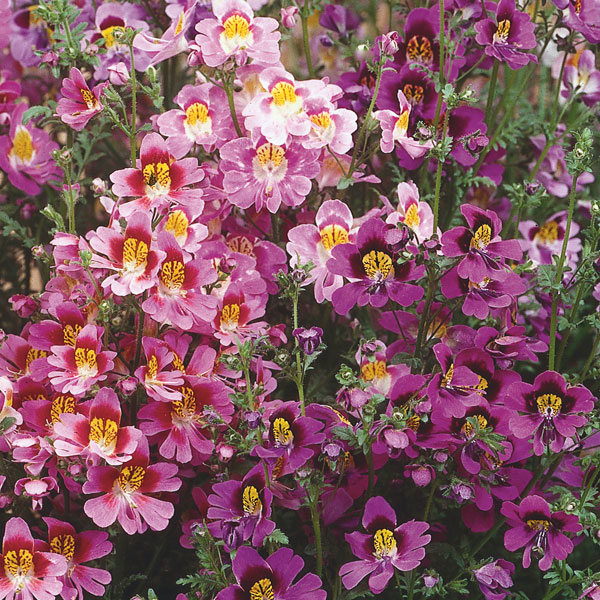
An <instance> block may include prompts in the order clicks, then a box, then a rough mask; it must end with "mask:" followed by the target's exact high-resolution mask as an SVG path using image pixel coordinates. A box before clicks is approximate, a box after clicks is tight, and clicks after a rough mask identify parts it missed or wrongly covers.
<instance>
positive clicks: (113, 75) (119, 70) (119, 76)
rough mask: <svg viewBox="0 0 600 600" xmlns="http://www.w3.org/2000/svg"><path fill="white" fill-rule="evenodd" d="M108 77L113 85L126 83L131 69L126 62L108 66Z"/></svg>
mask: <svg viewBox="0 0 600 600" xmlns="http://www.w3.org/2000/svg"><path fill="white" fill-rule="evenodd" d="M108 79H109V81H110V82H111V83H112V84H113V85H125V84H126V83H127V82H128V81H129V71H128V69H127V65H126V64H125V63H124V62H119V63H117V64H116V65H110V67H108Z"/></svg>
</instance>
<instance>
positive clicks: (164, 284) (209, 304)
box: [142, 232, 217, 330]
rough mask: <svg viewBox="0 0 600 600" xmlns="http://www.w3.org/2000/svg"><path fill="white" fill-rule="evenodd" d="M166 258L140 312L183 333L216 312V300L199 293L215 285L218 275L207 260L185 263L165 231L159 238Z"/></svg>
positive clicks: (170, 235) (210, 317)
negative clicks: (204, 287)
mask: <svg viewBox="0 0 600 600" xmlns="http://www.w3.org/2000/svg"><path fill="white" fill-rule="evenodd" d="M158 245H159V247H160V249H161V250H162V251H163V253H164V254H165V258H164V260H163V262H162V264H161V266H160V270H159V272H158V285H157V286H156V287H154V288H153V289H152V291H151V292H150V295H149V296H148V299H147V300H145V301H144V303H143V304H142V309H143V310H144V311H145V312H146V313H147V314H149V315H150V316H151V317H152V318H153V319H154V320H155V321H157V322H158V323H160V324H172V325H175V326H176V327H180V328H181V329H183V330H189V329H191V328H192V327H193V326H194V325H195V324H201V323H202V322H210V321H212V319H214V317H215V315H216V312H217V303H216V299H215V298H214V297H213V296H209V295H207V294H206V293H204V291H203V290H202V286H204V285H208V284H210V283H214V282H215V281H216V280H217V273H216V271H215V270H214V269H213V268H212V266H211V265H210V263H209V262H208V261H203V260H192V261H187V262H186V261H184V258H183V252H182V250H181V248H180V247H179V244H178V243H177V241H176V240H175V237H174V236H173V235H172V234H171V233H168V232H162V233H160V234H159V236H158Z"/></svg>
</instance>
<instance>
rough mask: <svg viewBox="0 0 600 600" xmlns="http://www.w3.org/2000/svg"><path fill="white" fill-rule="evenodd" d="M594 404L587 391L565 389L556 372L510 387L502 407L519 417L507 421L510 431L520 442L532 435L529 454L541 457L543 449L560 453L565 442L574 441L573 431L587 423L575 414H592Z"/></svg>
mask: <svg viewBox="0 0 600 600" xmlns="http://www.w3.org/2000/svg"><path fill="white" fill-rule="evenodd" d="M594 401H595V398H594V397H593V396H592V393H591V392H590V391H589V390H588V389H587V388H585V387H583V386H581V385H577V386H569V385H567V382H566V381H565V379H564V378H563V377H562V375H560V374H559V373H556V371H546V372H545V373H541V374H540V375H538V376H537V377H536V378H535V380H534V382H533V385H531V384H529V383H525V382H518V383H513V384H512V385H511V386H510V388H509V389H508V391H507V394H506V397H505V399H504V404H505V405H506V406H507V407H509V408H513V409H515V410H518V411H519V412H520V413H523V414H520V415H518V416H517V415H515V416H514V417H512V418H511V420H510V428H511V431H512V432H513V434H514V435H515V436H516V437H517V438H520V439H529V438H530V437H531V436H532V435H533V434H535V435H534V437H533V451H534V452H535V454H537V455H538V456H541V455H542V454H543V453H544V450H545V448H546V446H550V449H551V450H552V451H553V452H560V451H561V450H562V448H563V446H564V444H565V439H566V438H572V437H574V436H575V435H576V433H577V428H578V427H582V426H583V425H585V424H586V423H587V421H588V419H587V417H585V416H583V415H581V414H577V413H582V412H583V413H588V412H590V411H591V410H593V408H594Z"/></svg>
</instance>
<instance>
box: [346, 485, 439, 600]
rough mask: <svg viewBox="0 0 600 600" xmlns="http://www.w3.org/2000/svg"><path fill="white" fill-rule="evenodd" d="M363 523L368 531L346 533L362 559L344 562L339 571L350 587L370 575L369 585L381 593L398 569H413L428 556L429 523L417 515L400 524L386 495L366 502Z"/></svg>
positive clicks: (347, 586) (355, 552)
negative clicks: (416, 517) (417, 517)
mask: <svg viewBox="0 0 600 600" xmlns="http://www.w3.org/2000/svg"><path fill="white" fill-rule="evenodd" d="M362 525H363V527H364V529H365V530H366V531H367V533H360V532H358V531H355V532H353V533H347V534H346V535H345V538H346V541H347V542H348V543H349V544H350V548H351V549H352V553H353V554H354V556H356V557H357V558H359V559H360V560H357V561H353V562H349V563H346V564H345V565H342V567H341V568H340V572H339V574H340V576H341V577H342V583H343V584H344V586H345V587H346V589H348V590H351V589H352V588H354V587H356V586H357V585H358V584H359V583H360V582H361V581H362V580H363V579H364V578H365V577H366V576H367V575H369V589H370V590H371V591H372V592H373V593H374V594H380V593H381V592H383V590H384V589H385V587H386V585H387V583H388V581H389V580H390V579H391V578H392V577H393V576H394V569H398V570H399V571H411V570H412V569H414V568H416V567H418V566H419V564H420V563H421V561H422V560H423V558H424V557H425V550H424V548H423V546H425V545H426V544H428V543H429V541H430V540H431V536H430V535H424V534H425V532H426V531H427V530H428V529H429V524H428V523H425V522H423V521H415V520H414V519H413V520H412V521H408V522H407V523H403V524H402V525H398V523H397V519H396V513H395V512H394V509H393V508H392V507H391V506H390V505H389V504H388V503H387V501H386V500H385V499H384V498H383V497H381V496H375V497H373V498H369V499H368V500H367V503H366V504H365V512H364V513H363V518H362Z"/></svg>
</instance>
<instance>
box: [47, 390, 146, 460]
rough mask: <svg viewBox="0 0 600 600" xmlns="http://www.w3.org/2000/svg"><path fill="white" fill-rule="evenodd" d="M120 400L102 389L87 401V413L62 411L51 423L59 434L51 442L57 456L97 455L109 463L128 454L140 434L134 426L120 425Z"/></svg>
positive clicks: (129, 455) (136, 443)
mask: <svg viewBox="0 0 600 600" xmlns="http://www.w3.org/2000/svg"><path fill="white" fill-rule="evenodd" d="M120 425H121V404H120V402H119V398H118V397H117V395H116V394H115V392H113V391H112V390H111V389H109V388H103V389H101V390H100V391H99V392H98V394H97V395H96V397H95V398H94V399H93V400H92V402H91V404H90V412H89V416H84V415H81V414H75V413H73V414H68V413H65V414H63V415H61V417H60V420H59V421H58V422H57V423H55V424H54V431H55V433H56V435H57V436H58V437H59V438H62V439H58V440H56V441H55V442H54V448H55V450H56V454H57V455H58V456H82V457H84V458H85V457H87V456H92V455H96V456H99V457H100V458H102V459H103V460H105V461H106V462H107V463H108V464H110V465H120V464H121V463H124V462H126V461H128V460H129V459H130V458H131V455H132V453H133V451H134V450H135V449H136V447H137V445H138V441H139V439H140V437H141V436H142V433H141V431H139V429H136V428H135V427H121V426H120Z"/></svg>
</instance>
